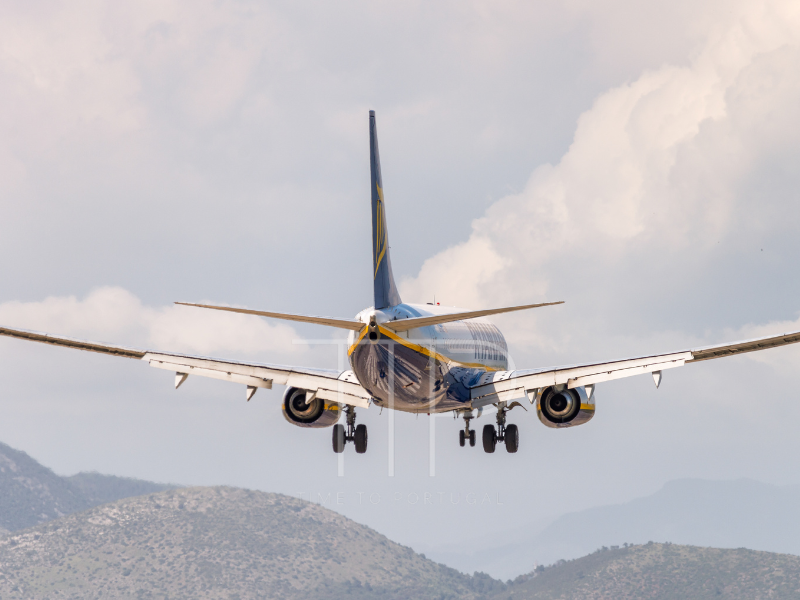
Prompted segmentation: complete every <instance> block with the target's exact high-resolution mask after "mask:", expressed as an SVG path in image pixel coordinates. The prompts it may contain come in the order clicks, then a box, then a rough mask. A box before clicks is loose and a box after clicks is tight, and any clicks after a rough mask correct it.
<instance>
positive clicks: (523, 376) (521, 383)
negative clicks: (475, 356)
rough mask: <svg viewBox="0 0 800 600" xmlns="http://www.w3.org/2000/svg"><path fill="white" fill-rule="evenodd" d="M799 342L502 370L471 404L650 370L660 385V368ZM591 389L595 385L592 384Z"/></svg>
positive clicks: (796, 338) (787, 337)
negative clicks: (551, 387)
mask: <svg viewBox="0 0 800 600" xmlns="http://www.w3.org/2000/svg"><path fill="white" fill-rule="evenodd" d="M798 342H800V332H798V331H795V332H790V333H783V334H780V335H774V336H767V337H762V338H756V339H752V340H745V341H741V342H733V343H728V344H718V345H715V346H705V347H702V348H696V349H694V350H685V351H683V352H674V353H672V354H661V355H656V356H645V357H641V358H632V359H626V360H617V361H611V362H606V363H595V364H589V365H578V366H572V367H562V368H556V369H545V370H542V371H538V372H534V373H531V372H530V371H528V372H525V371H511V372H508V371H505V372H502V373H495V374H492V379H493V380H492V381H483V380H481V381H479V382H478V383H477V385H475V386H474V387H472V388H471V389H470V395H471V398H472V406H473V407H475V408H477V407H479V406H485V405H486V404H493V403H496V402H503V401H509V400H514V399H516V398H522V397H526V396H527V397H528V399H529V400H530V401H531V402H533V401H534V400H535V394H534V393H533V392H535V391H538V390H540V389H542V388H545V387H548V386H551V385H560V384H561V385H566V386H567V387H568V388H575V387H579V386H587V388H588V387H589V386H594V385H595V384H597V383H602V382H604V381H612V380H614V379H621V378H623V377H633V376H634V375H643V374H645V373H651V374H652V375H653V382H654V383H655V384H656V387H659V386H660V384H661V379H662V375H661V373H662V371H664V370H667V369H673V368H675V367H682V366H683V365H685V364H687V363H693V362H699V361H703V360H711V359H713V358H723V357H725V356H733V355H736V354H744V353H746V352H757V351H759V350H767V349H769V348H777V347H780V346H787V345H789V344H796V343H798ZM591 390H592V392H593V391H594V387H591Z"/></svg>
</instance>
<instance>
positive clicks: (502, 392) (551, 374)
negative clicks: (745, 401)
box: [470, 352, 692, 407]
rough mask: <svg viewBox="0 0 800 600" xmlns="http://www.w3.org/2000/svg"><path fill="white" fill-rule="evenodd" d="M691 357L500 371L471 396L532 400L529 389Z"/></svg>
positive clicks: (666, 365) (476, 402)
mask: <svg viewBox="0 0 800 600" xmlns="http://www.w3.org/2000/svg"><path fill="white" fill-rule="evenodd" d="M691 359H692V353H691V352H678V353H675V354H664V355H661V356H651V357H646V358H634V359H628V360H620V361H614V362H609V363H600V364H593V365H581V366H575V367H566V368H557V369H548V370H546V371H542V372H539V373H531V374H525V373H524V372H523V373H520V374H519V375H515V374H514V373H513V372H512V373H511V375H510V376H506V377H503V376H502V375H501V374H499V373H498V374H497V375H495V377H496V378H497V380H496V381H493V382H491V383H486V384H484V385H479V386H476V387H474V388H472V389H471V390H470V395H471V397H472V399H473V400H472V405H473V406H475V407H477V406H484V405H485V404H490V403H494V402H502V401H509V400H513V399H516V398H523V397H526V396H528V398H529V399H530V398H531V396H530V395H528V393H529V392H531V391H533V390H539V389H542V388H545V387H549V386H551V385H566V386H567V387H568V388H575V387H580V386H589V385H594V384H597V383H601V382H604V381H612V380H614V379H622V378H623V377H632V376H634V375H641V374H644V373H653V372H655V371H663V370H666V369H672V368H675V367H682V366H683V365H684V364H685V363H686V361H689V360H691Z"/></svg>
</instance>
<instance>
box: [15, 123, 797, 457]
mask: <svg viewBox="0 0 800 600" xmlns="http://www.w3.org/2000/svg"><path fill="white" fill-rule="evenodd" d="M369 140H370V141H369V143H370V180H371V190H372V191H371V199H372V271H373V272H372V276H373V281H374V285H373V291H374V302H373V306H371V307H369V308H366V309H364V310H362V311H361V312H359V313H358V314H357V315H356V316H355V318H353V319H345V318H332V317H318V316H305V315H295V314H286V313H278V312H268V311H260V310H251V309H246V308H236V307H231V306H214V305H207V304H196V303H186V302H177V303H176V304H180V305H185V306H191V307H199V308H204V309H212V310H222V311H230V312H235V313H243V314H248V315H257V316H261V317H268V318H273V319H283V320H287V321H295V322H300V323H314V324H317V325H324V326H328V327H334V328H338V329H343V330H347V331H348V332H349V337H348V351H347V354H348V359H349V363H350V369H349V370H344V371H339V370H325V369H314V368H304V367H292V366H282V365H272V364H259V363H252V362H240V361H235V360H225V359H217V358H205V357H200V356H189V355H186V354H180V353H171V352H161V351H157V350H139V349H133V348H125V347H122V346H114V345H109V344H105V343H98V342H86V341H81V340H76V339H71V338H66V337H60V336H54V335H50V334H47V333H40V332H34V331H27V330H22V329H11V328H7V327H0V335H4V336H8V337H14V338H19V339H24V340H29V341H34V342H41V343H46V344H53V345H56V346H64V347H67V348H76V349H79V350H86V351H91V352H100V353H103V354H111V355H114V356H120V357H124V358H133V359H138V360H143V361H146V362H148V363H149V364H150V366H152V367H156V368H158V369H165V370H168V371H173V372H174V373H175V388H176V389H177V388H179V387H180V386H181V384H182V383H183V382H184V381H186V379H187V377H189V376H190V375H192V376H199V377H210V378H213V379H221V380H224V381H230V382H233V383H237V384H239V385H244V386H246V392H245V397H246V399H247V400H248V401H249V400H250V399H251V398H252V397H253V394H255V392H256V391H257V390H258V389H259V388H265V389H271V388H272V386H273V384H278V385H285V386H286V390H285V392H284V394H283V404H282V412H283V416H284V417H285V419H286V420H287V421H288V422H289V423H291V424H292V425H296V426H298V427H306V428H312V429H315V428H326V427H331V426H333V430H332V434H333V435H332V446H333V450H334V452H336V453H341V452H343V451H344V449H345V445H346V444H347V443H348V442H352V443H353V445H354V446H355V451H356V453H358V454H363V453H365V452H366V451H367V442H368V437H367V427H366V425H363V424H359V425H356V408H365V409H366V408H368V407H369V406H370V405H371V404H374V405H375V406H378V407H381V408H386V409H389V410H399V411H404V412H410V413H427V414H431V413H443V412H454V413H455V414H456V416H460V417H462V418H463V419H464V429H461V430H459V444H460V445H461V446H465V445H466V443H467V442H468V443H469V445H470V446H475V444H476V433H475V430H473V429H470V421H471V420H472V419H473V418H476V411H477V416H480V415H481V412H482V411H483V408H484V407H487V406H489V405H493V406H494V407H496V409H497V412H496V419H495V421H496V422H495V424H487V425H485V426H484V428H483V432H482V444H483V449H484V451H485V452H488V453H493V452H494V451H495V449H496V447H497V444H498V443H502V444H504V445H505V448H506V450H507V452H509V453H515V452H517V450H518V448H519V429H518V427H517V426H516V425H514V424H507V422H506V419H507V413H508V412H509V411H510V410H512V409H514V408H516V407H523V408H524V404H522V403H521V402H519V401H520V400H522V401H523V402H524V401H525V400H527V401H528V402H529V403H530V404H531V405H535V407H536V413H537V416H538V418H539V420H540V421H541V422H542V424H544V425H545V426H547V427H551V428H568V427H574V426H576V425H582V424H585V423H587V422H588V421H589V420H590V419H592V417H594V414H595V386H596V385H597V384H598V383H602V382H605V381H611V380H614V379H620V378H623V377H631V376H633V375H642V374H647V373H649V374H651V375H652V377H653V380H654V382H655V385H656V387H658V386H659V385H660V383H661V378H662V373H663V372H664V371H665V370H667V369H673V368H676V367H681V366H683V365H685V364H688V363H695V362H699V361H704V360H711V359H714V358H721V357H724V356H732V355H734V354H741V353H744V352H753V351H757V350H765V349H767V348H775V347H778V346H784V345H787V344H794V343H797V342H800V332H791V333H785V334H782V335H775V336H771V337H763V338H758V339H753V340H746V341H740V342H734V343H729V344H721V345H715V346H706V347H702V348H693V349H689V350H683V351H680V352H670V353H666V354H648V355H645V356H639V357H634V358H627V359H622V360H613V361H609V362H599V363H598V362H593V363H586V364H579V365H572V366H562V367H546V368H536V369H528V370H517V369H514V370H509V367H508V345H507V344H506V341H505V338H504V337H503V335H502V333H501V332H500V330H499V329H498V328H497V327H496V326H495V325H493V324H492V323H490V322H489V321H488V320H486V317H488V316H490V315H497V314H502V313H508V312H512V311H519V310H528V309H533V308H542V307H547V306H553V305H557V304H563V302H562V301H558V302H543V303H538V304H527V305H523V306H511V307H505V308H494V309H485V310H463V309H457V308H452V307H442V306H439V305H438V304H431V303H427V304H406V303H404V302H403V301H402V300H401V299H400V294H399V292H398V289H397V285H396V284H395V280H394V275H393V274H392V264H391V259H390V256H389V255H390V252H389V236H388V230H387V227H386V222H387V219H386V207H385V203H384V193H383V180H382V178H381V165H380V155H379V153H378V133H377V127H376V123H375V112H374V111H370V112H369ZM525 410H527V409H525ZM342 413H344V423H343V424H342V423H340V422H339V421H341V420H342V419H341V417H342Z"/></svg>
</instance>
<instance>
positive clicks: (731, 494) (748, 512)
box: [423, 479, 800, 579]
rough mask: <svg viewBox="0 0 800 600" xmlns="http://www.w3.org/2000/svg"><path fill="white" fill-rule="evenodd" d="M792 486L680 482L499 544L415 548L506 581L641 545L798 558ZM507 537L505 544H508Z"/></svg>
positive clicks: (798, 523) (798, 521)
mask: <svg viewBox="0 0 800 600" xmlns="http://www.w3.org/2000/svg"><path fill="white" fill-rule="evenodd" d="M798 506H800V487H798V486H775V485H770V484H766V483H760V482H757V481H752V480H749V479H739V480H735V481H706V480H698V479H681V480H677V481H671V482H669V483H667V484H666V485H665V486H664V487H663V488H662V489H661V490H659V491H658V492H656V493H655V494H652V495H651V496H647V497H645V498H638V499H636V500H632V501H631V502H627V503H625V504H617V505H611V506H600V507H596V508H590V509H588V510H584V511H580V512H575V513H569V514H566V515H563V516H561V517H559V518H557V519H555V520H553V521H551V522H549V523H543V524H541V525H540V526H539V527H528V528H527V529H522V530H520V531H516V532H508V533H507V534H505V535H502V536H498V539H502V540H505V543H504V544H502V545H501V544H494V545H492V544H487V543H486V541H485V540H482V541H481V543H480V544H478V543H476V544H462V547H467V548H475V547H479V548H481V549H480V550H478V551H459V550H458V549H457V548H454V547H452V546H451V547H448V546H439V547H435V546H432V547H427V548H424V549H423V550H424V551H425V553H426V554H427V555H428V556H430V557H432V558H433V559H434V560H439V561H441V562H444V563H446V564H449V565H452V566H454V567H456V568H458V569H461V570H463V571H466V572H471V571H473V570H475V569H481V570H483V571H485V572H487V573H489V574H491V575H492V576H494V577H500V578H503V579H506V578H512V577H515V576H516V575H518V574H519V573H523V572H525V571H529V570H530V569H531V568H532V566H533V565H534V564H536V563H538V564H549V563H552V562H554V561H556V560H558V559H571V558H577V557H579V556H584V555H586V554H589V553H590V552H593V551H594V550H596V549H598V548H600V547H602V546H611V545H619V546H621V545H622V544H624V543H628V544H644V543H646V542H648V541H654V542H672V543H675V544H690V545H693V546H711V547H717V548H751V549H754V550H765V551H769V552H780V553H789V554H797V555H800V517H798V515H797V507H798ZM509 539H511V540H512V541H510V542H509V541H508V540H509Z"/></svg>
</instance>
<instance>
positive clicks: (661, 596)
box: [496, 543, 800, 600]
mask: <svg viewBox="0 0 800 600" xmlns="http://www.w3.org/2000/svg"><path fill="white" fill-rule="evenodd" d="M496 598H497V600H500V599H501V598H502V600H508V599H513V600H524V599H531V600H532V599H537V600H550V599H553V600H555V599H556V598H558V599H561V600H573V599H575V600H578V599H580V600H619V599H623V598H631V599H633V598H636V599H637V600H638V599H647V600H683V599H685V598H692V600H705V599H711V598H714V599H720V598H724V599H728V600H738V599H742V600H761V599H767V598H769V599H770V600H782V599H784V598H785V599H789V598H791V599H793V600H796V599H797V598H800V557H798V556H790V555H786V554H772V553H769V552H757V551H754V550H745V549H744V548H740V549H738V550H720V549H716V548H697V547H693V546H678V545H673V544H655V543H649V544H645V545H642V546H631V547H628V548H614V549H611V550H609V549H604V550H600V551H597V552H595V553H593V554H591V555H589V556H585V557H583V558H579V559H576V560H572V561H568V562H567V561H559V563H558V564H556V565H554V566H552V567H548V568H546V569H540V570H537V571H536V573H535V576H531V575H528V576H523V577H520V578H518V579H517V580H516V581H515V582H513V583H512V584H511V585H510V586H509V587H508V588H507V589H506V590H503V592H502V594H498V595H497V596H496Z"/></svg>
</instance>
